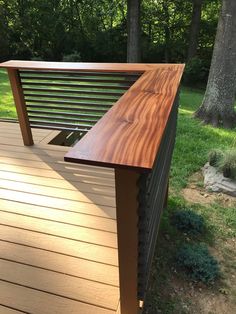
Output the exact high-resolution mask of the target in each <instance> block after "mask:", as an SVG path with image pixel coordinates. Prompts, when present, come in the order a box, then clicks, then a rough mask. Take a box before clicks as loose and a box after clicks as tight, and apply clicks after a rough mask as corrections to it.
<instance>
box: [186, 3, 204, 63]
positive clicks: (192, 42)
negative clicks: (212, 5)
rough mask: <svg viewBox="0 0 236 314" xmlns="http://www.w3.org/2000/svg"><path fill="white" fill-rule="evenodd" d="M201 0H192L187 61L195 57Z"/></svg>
mask: <svg viewBox="0 0 236 314" xmlns="http://www.w3.org/2000/svg"><path fill="white" fill-rule="evenodd" d="M202 3H203V0H193V11H192V20H191V24H190V34H189V47H188V56H187V60H190V59H192V58H194V57H195V56H196V55H197V48H198V36H199V31H200V23H201V15H202Z"/></svg>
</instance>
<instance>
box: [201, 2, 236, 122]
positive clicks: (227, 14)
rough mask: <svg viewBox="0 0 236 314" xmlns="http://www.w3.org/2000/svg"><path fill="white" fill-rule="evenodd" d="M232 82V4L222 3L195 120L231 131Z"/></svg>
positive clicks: (235, 60)
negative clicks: (206, 75) (206, 79)
mask: <svg viewBox="0 0 236 314" xmlns="http://www.w3.org/2000/svg"><path fill="white" fill-rule="evenodd" d="M235 82H236V1H235V0H223V3H222V8H221V14H220V17H219V22H218V27H217V34H216V39H215V45H214V51H213V56H212V61H211V68H210V74H209V78H208V83H207V89H206V93H205V96H204V99H203V103H202V105H201V107H200V108H199V110H198V111H197V112H196V113H195V115H196V117H198V118H200V119H202V120H203V121H204V122H205V123H208V124H212V125H213V126H219V125H223V126H224V127H226V128H232V127H234V126H235V125H236V113H235V111H234V101H235Z"/></svg>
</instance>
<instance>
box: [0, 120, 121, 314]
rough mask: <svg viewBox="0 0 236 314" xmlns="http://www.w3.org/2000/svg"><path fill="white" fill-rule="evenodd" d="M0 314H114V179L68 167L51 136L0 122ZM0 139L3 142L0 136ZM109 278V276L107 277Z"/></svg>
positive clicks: (103, 173) (116, 289)
mask: <svg viewBox="0 0 236 314" xmlns="http://www.w3.org/2000/svg"><path fill="white" fill-rule="evenodd" d="M0 132H1V135H0V291H1V293H0V314H1V313H4V314H8V313H9V314H14V313H15V314H17V313H31V314H38V313H40V314H41V313H42V304H44V305H45V307H44V308H45V309H44V313H45V314H54V313H58V314H60V313H61V314H64V313H76V314H78V313H83V314H91V313H96V314H115V313H116V311H117V308H118V304H119V278H118V258H117V235H116V208H115V190H114V173H113V171H112V170H111V169H104V168H99V167H90V166H85V165H74V164H68V163H65V162H64V161H63V156H64V154H65V152H66V151H67V150H68V149H69V148H67V147H60V146H55V145H48V144H47V141H49V140H50V139H51V138H52V136H54V135H55V134H56V132H55V131H49V130H33V135H34V140H35V143H36V144H35V145H34V146H33V147H24V146H23V142H22V139H21V134H20V130H19V126H18V124H16V123H8V122H0ZM3 134H4V136H3ZM107 274H109V276H107Z"/></svg>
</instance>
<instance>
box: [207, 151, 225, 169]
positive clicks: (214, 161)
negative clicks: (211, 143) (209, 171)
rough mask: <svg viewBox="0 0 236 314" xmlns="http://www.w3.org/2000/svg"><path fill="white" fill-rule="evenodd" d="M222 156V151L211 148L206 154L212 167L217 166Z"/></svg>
mask: <svg viewBox="0 0 236 314" xmlns="http://www.w3.org/2000/svg"><path fill="white" fill-rule="evenodd" d="M223 157H224V153H223V152H222V151H221V150H220V149H213V150H211V151H210V152H209V154H208V161H209V164H210V165H211V166H213V167H217V166H218V165H219V163H220V161H221V160H222V158H223Z"/></svg>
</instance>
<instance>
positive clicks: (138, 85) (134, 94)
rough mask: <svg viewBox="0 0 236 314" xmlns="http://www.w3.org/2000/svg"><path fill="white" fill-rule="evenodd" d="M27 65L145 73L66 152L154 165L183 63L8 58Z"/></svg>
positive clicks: (98, 160)
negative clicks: (86, 61) (63, 61)
mask: <svg viewBox="0 0 236 314" xmlns="http://www.w3.org/2000/svg"><path fill="white" fill-rule="evenodd" d="M0 67H4V68H8V70H11V69H12V70H13V69H17V70H18V69H28V70H53V71H57V70H58V71H84V72H124V73H139V74H140V75H141V76H140V78H139V79H138V80H137V81H136V82H135V83H134V84H133V85H132V86H131V87H130V88H129V90H128V91H127V92H126V93H125V94H124V95H123V96H122V97H121V98H120V99H119V100H118V101H117V102H116V103H115V104H114V105H113V107H112V108H111V109H110V110H109V111H108V112H107V113H106V114H105V115H104V116H103V117H102V118H101V119H100V120H99V121H98V122H97V123H96V124H95V125H94V127H93V128H92V129H91V130H90V131H89V132H88V133H87V134H86V135H85V136H84V137H83V138H82V139H81V140H80V141H79V142H78V143H77V144H76V145H75V146H74V147H73V148H72V149H71V150H70V151H69V152H68V153H67V154H66V156H65V161H70V162H76V163H84V164H90V165H96V166H105V167H114V168H126V169H133V170H139V171H145V170H147V171H148V170H151V169H152V167H153V163H154V161H155V158H156V156H157V152H158V148H159V145H160V143H161V139H162V136H163V134H164V131H165V127H166V124H167V121H168V118H169V114H170V112H171V109H172V106H173V103H174V100H175V98H176V94H177V91H178V88H179V84H180V80H181V77H182V74H183V70H184V65H183V64H141V63H140V64H135V63H133V64H127V63H58V62H39V61H8V62H4V63H2V64H1V65H0Z"/></svg>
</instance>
